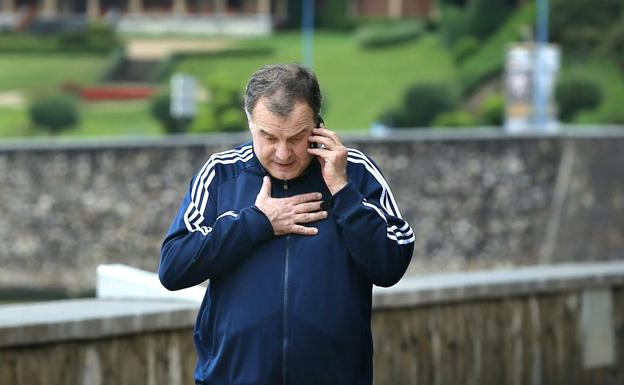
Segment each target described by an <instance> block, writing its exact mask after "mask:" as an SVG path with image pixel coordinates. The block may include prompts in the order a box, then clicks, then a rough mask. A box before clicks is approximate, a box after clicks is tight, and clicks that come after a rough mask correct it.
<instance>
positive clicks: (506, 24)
mask: <svg viewBox="0 0 624 385" xmlns="http://www.w3.org/2000/svg"><path fill="white" fill-rule="evenodd" d="M550 3H551V15H552V16H551V20H550V22H551V37H552V40H553V42H555V43H557V44H558V45H559V46H560V47H561V51H562V69H561V73H560V77H559V82H558V84H557V86H556V99H557V102H558V105H559V118H560V119H561V120H562V121H563V122H564V123H571V124H584V125H591V124H623V123H624V112H623V111H624V110H623V109H621V107H620V103H621V100H624V58H623V57H622V56H623V55H624V16H623V15H624V6H623V5H622V4H621V2H620V1H616V0H599V1H594V2H592V3H591V7H592V12H587V11H586V8H587V7H588V6H589V5H588V4H589V3H588V1H585V0H572V1H564V0H551V2H550ZM340 20H342V19H340ZM340 20H339V21H338V22H336V23H334V24H333V25H330V26H327V25H326V26H325V28H317V31H316V33H315V37H314V63H313V68H314V70H315V71H316V73H317V74H318V77H319V80H320V82H321V86H322V88H323V91H324V97H325V100H324V105H323V115H324V118H325V121H326V122H327V124H328V126H329V127H331V128H333V129H336V130H339V131H343V132H347V131H348V132H367V131H368V130H369V128H370V127H371V126H372V125H374V124H377V123H383V124H385V125H387V126H391V127H398V128H401V127H467V126H500V125H501V124H502V120H503V116H504V112H503V111H504V103H505V102H504V94H503V80H502V76H503V72H504V68H503V65H504V58H505V56H504V55H505V50H506V48H507V47H508V46H509V44H510V43H514V42H522V41H529V40H531V39H532V31H533V30H534V22H535V4H534V3H533V2H531V1H518V2H517V3H516V2H513V1H512V2H504V3H501V2H499V1H495V0H465V1H461V0H439V1H438V5H437V12H436V13H435V14H434V15H431V17H430V18H428V19H423V20H403V21H393V22H389V21H384V20H357V21H352V20H348V21H344V20H342V21H340ZM341 23H342V24H341ZM336 24H337V25H336ZM319 25H323V23H320V22H319ZM136 38H137V37H134V36H118V35H116V34H115V33H114V32H113V31H112V30H110V29H107V27H106V26H91V27H90V29H89V31H87V33H83V34H80V35H76V34H73V35H72V34H61V35H59V36H51V37H46V38H41V37H31V36H24V35H16V34H9V33H2V34H0V47H1V48H0V52H1V55H2V61H0V116H1V118H0V137H24V136H47V135H63V136H109V135H111V136H116V135H162V134H165V133H168V132H176V130H178V129H179V125H176V124H172V121H171V117H170V116H169V115H168V104H169V99H168V95H169V78H170V76H171V75H172V74H174V73H184V74H188V75H192V76H194V77H195V78H196V79H197V81H198V82H199V84H200V91H201V92H200V94H201V95H200V98H199V99H198V101H199V105H198V109H197V116H196V117H195V119H193V121H192V122H190V124H189V125H188V126H187V130H188V131H189V132H191V133H205V132H214V131H237V130H244V129H245V128H246V123H245V117H244V114H243V113H242V109H241V105H242V93H243V88H244V85H245V83H246V81H247V79H248V77H249V75H250V74H251V73H252V72H253V71H254V70H255V69H257V68H258V67H259V66H261V65H263V64H268V63H275V62H300V61H301V35H300V33H299V31H298V30H297V29H291V30H286V31H280V32H276V33H275V34H273V35H272V36H270V37H265V38H249V39H228V38H225V37H215V38H207V37H205V38H202V39H212V40H216V41H220V42H222V43H223V44H220V45H217V46H220V47H222V48H219V49H214V50H210V51H197V52H187V53H180V54H172V55H170V56H168V57H166V58H163V59H162V60H161V61H160V62H159V63H158V64H157V65H156V66H155V68H154V69H153V71H150V76H149V79H148V80H147V81H146V82H144V83H119V82H118V83H114V84H113V83H111V82H110V81H109V80H108V77H109V75H110V73H111V71H112V70H113V69H114V68H115V67H116V66H118V65H119V63H120V57H121V56H123V54H124V52H125V47H126V46H127V44H128V43H129V42H130V41H131V40H132V39H136ZM142 38H144V37H142ZM165 39H166V37H165ZM195 39H198V38H195Z"/></svg>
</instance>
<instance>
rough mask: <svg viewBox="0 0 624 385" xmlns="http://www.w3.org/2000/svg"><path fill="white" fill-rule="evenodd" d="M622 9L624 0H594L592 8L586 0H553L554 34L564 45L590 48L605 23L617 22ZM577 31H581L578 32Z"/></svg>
mask: <svg viewBox="0 0 624 385" xmlns="http://www.w3.org/2000/svg"><path fill="white" fill-rule="evenodd" d="M623 11H624V2H622V0H593V1H592V2H591V9H588V2H587V0H552V1H551V12H550V31H551V37H552V39H553V40H554V41H557V42H559V43H561V44H562V45H563V46H564V47H565V48H569V49H579V48H580V49H583V48H587V44H591V43H592V42H595V41H596V40H595V39H599V38H600V37H601V36H602V35H603V33H604V32H603V31H604V27H605V26H608V25H614V24H615V23H616V22H617V20H618V19H619V18H620V17H621V15H622V12H623ZM577 31H582V32H581V34H580V35H579V34H577ZM579 44H580V46H579Z"/></svg>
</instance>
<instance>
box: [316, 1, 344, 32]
mask: <svg viewBox="0 0 624 385" xmlns="http://www.w3.org/2000/svg"><path fill="white" fill-rule="evenodd" d="M348 14H349V10H348V4H347V0H332V1H326V2H325V3H324V4H323V5H322V6H321V9H320V10H319V11H318V18H317V20H318V26H319V27H320V28H327V29H333V30H349V29H352V28H353V22H352V21H351V20H349V18H348Z"/></svg>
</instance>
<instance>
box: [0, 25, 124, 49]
mask: <svg viewBox="0 0 624 385" xmlns="http://www.w3.org/2000/svg"><path fill="white" fill-rule="evenodd" d="M121 46H122V44H121V42H120V40H119V39H118V38H117V35H116V34H115V31H114V30H113V29H111V28H110V27H108V26H105V25H100V24H94V25H89V26H88V27H87V28H86V29H84V30H75V31H66V32H61V33H57V34H53V35H49V36H34V35H25V34H14V33H4V34H0V47H1V48H0V50H1V51H2V52H54V53H106V52H109V51H112V50H114V49H116V48H119V47H121Z"/></svg>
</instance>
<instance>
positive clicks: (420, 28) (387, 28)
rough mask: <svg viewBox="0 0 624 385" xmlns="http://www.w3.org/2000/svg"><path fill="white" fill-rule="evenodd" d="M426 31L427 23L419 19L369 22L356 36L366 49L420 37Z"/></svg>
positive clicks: (361, 45)
mask: <svg viewBox="0 0 624 385" xmlns="http://www.w3.org/2000/svg"><path fill="white" fill-rule="evenodd" d="M423 32H425V24H424V23H423V22H421V21H419V20H411V21H404V22H393V23H391V24H386V23H382V24H369V25H367V26H364V27H362V28H360V29H359V30H358V31H357V33H356V34H355V38H356V40H357V42H358V44H359V45H360V47H362V48H365V49H367V48H368V49H370V48H384V47H389V46H394V45H397V44H401V43H405V42H408V41H412V40H415V39H418V38H419V37H420V36H421V35H422V34H423Z"/></svg>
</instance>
